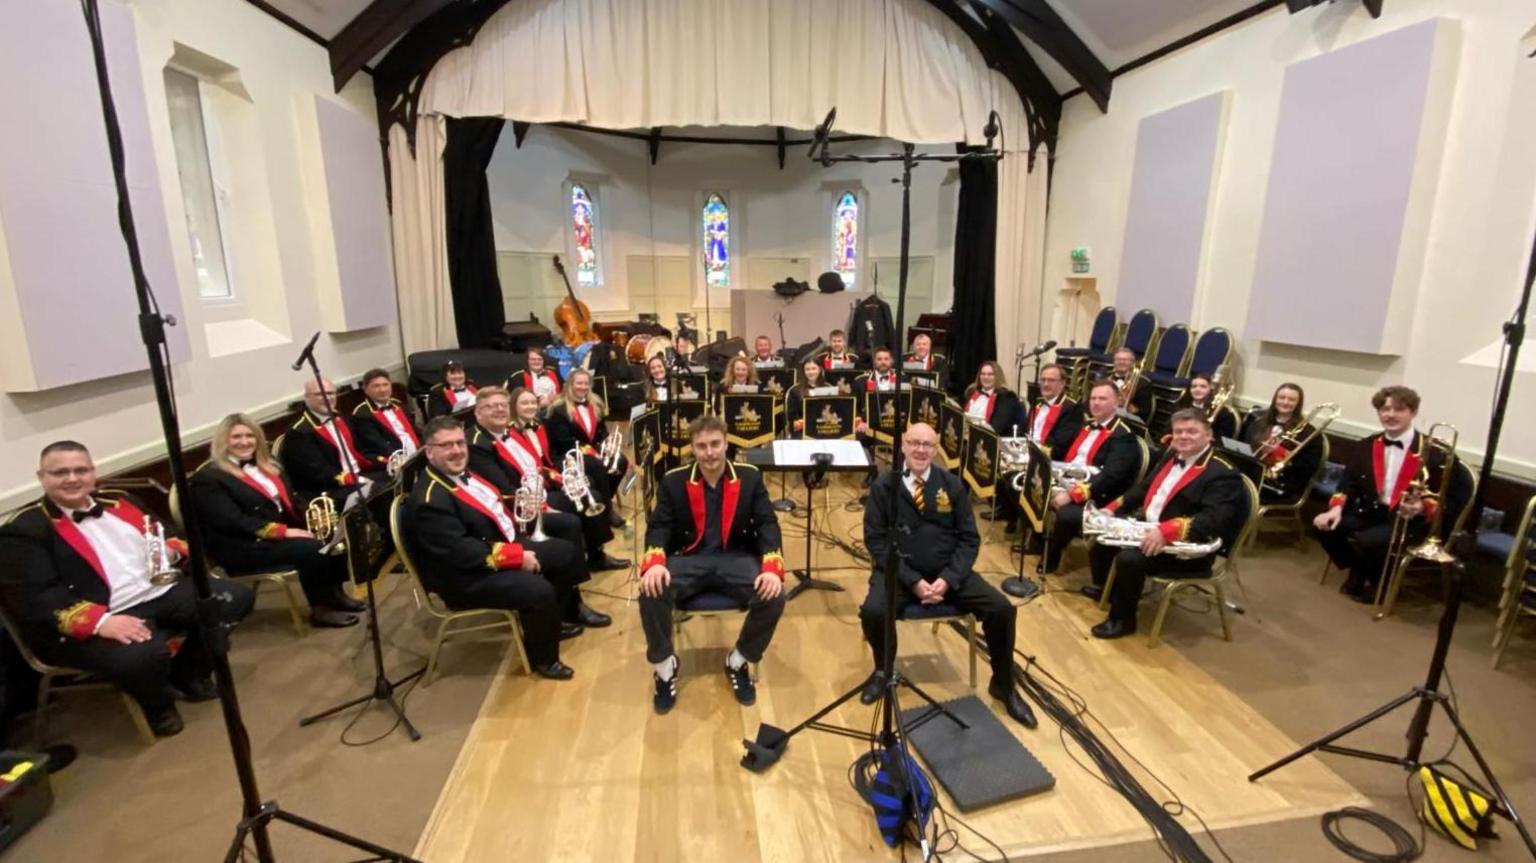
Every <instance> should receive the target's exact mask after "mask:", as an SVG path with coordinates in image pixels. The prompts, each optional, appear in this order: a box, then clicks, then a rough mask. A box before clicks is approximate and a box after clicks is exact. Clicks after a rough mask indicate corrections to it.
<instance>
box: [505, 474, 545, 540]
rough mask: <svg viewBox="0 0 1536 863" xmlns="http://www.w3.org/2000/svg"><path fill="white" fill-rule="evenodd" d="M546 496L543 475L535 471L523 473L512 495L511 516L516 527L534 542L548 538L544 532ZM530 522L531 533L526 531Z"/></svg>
mask: <svg viewBox="0 0 1536 863" xmlns="http://www.w3.org/2000/svg"><path fill="white" fill-rule="evenodd" d="M547 497H548V492H547V491H545V489H544V477H542V476H540V475H539V473H538V472H537V471H528V472H527V473H525V474H523V484H522V485H520V486H518V488H517V492H516V493H515V494H514V495H513V497H512V518H513V519H514V520H515V521H516V522H517V529H518V530H519V531H521V532H523V533H525V534H526V535H527V537H528V538H529V539H531V540H533V541H534V542H543V541H544V540H546V539H549V537H548V536H547V535H545V533H544V501H545V500H546V499H547ZM530 523H532V524H533V533H527V530H528V525H529V524H530Z"/></svg>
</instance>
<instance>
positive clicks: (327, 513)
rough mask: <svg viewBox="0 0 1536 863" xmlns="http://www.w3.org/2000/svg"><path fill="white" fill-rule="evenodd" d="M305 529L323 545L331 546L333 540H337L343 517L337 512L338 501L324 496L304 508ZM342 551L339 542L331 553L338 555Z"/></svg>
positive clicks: (318, 497)
mask: <svg viewBox="0 0 1536 863" xmlns="http://www.w3.org/2000/svg"><path fill="white" fill-rule="evenodd" d="M304 529H305V530H307V531H309V532H310V533H312V534H314V537H315V539H318V540H320V544H321V545H329V544H330V542H331V540H333V539H337V537H338V534H339V533H340V530H341V516H340V514H338V513H337V512H336V501H334V500H332V499H331V498H330V497H327V496H326V495H323V494H322V495H319V496H317V497H315V498H314V499H312V500H311V501H310V502H309V505H308V506H306V507H304ZM340 549H341V543H340V542H337V543H336V545H335V546H334V548H333V549H331V553H333V554H335V553H338V552H339V551H340Z"/></svg>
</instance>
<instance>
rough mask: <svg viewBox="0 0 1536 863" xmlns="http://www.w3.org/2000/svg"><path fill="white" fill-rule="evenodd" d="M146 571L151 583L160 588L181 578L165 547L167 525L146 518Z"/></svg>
mask: <svg viewBox="0 0 1536 863" xmlns="http://www.w3.org/2000/svg"><path fill="white" fill-rule="evenodd" d="M144 564H145V566H144V571H145V572H146V573H148V574H149V583H150V584H153V585H155V586H156V587H159V586H161V585H166V584H170V583H171V582H173V581H175V580H176V579H178V578H181V572H180V571H179V570H177V569H176V567H174V566H172V565H171V554H170V550H169V549H168V548H166V545H165V525H163V524H161V523H159V522H157V521H155V520H154V519H153V518H151V517H149V516H147V515H146V516H144Z"/></svg>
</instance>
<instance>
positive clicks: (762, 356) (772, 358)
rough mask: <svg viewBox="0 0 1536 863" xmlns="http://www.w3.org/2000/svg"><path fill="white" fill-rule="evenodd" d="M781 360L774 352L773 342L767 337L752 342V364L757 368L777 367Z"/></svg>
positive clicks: (759, 337)
mask: <svg viewBox="0 0 1536 863" xmlns="http://www.w3.org/2000/svg"><path fill="white" fill-rule="evenodd" d="M778 362H779V358H778V356H777V355H775V354H774V352H773V340H772V339H770V338H768V337H767V336H758V337H757V338H756V339H753V340H752V364H753V365H756V366H765V365H775V364H777V363H778Z"/></svg>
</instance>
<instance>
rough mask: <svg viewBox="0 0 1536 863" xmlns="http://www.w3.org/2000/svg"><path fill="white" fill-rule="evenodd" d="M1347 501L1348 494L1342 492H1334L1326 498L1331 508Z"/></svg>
mask: <svg viewBox="0 0 1536 863" xmlns="http://www.w3.org/2000/svg"><path fill="white" fill-rule="evenodd" d="M1348 502H1349V495H1347V494H1343V493H1342V492H1339V493H1335V494H1334V495H1333V496H1332V497H1330V498H1328V508H1329V509H1333V508H1334V507H1336V506H1343V505H1344V504H1345V503H1348Z"/></svg>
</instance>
